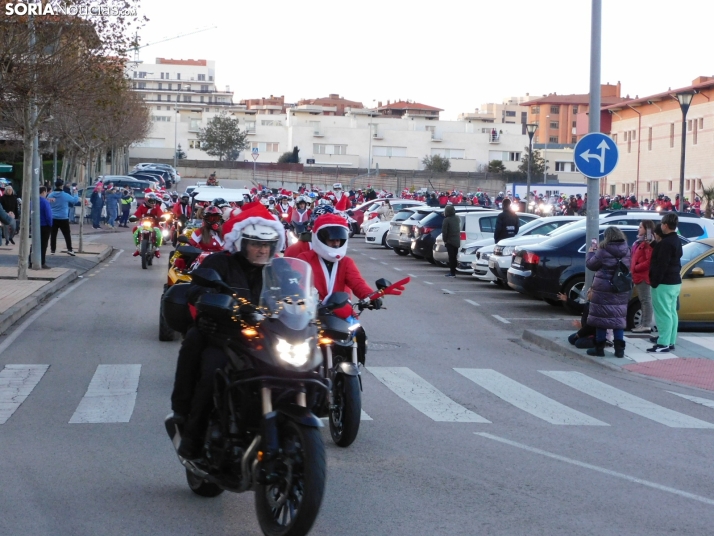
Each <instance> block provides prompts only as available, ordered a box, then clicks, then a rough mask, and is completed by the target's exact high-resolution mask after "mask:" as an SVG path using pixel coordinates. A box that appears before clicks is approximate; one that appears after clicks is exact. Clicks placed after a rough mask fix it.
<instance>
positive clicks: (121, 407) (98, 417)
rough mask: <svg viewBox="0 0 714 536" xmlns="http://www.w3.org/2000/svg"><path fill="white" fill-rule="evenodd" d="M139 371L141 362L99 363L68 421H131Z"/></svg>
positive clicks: (71, 422) (72, 422)
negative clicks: (136, 363)
mask: <svg viewBox="0 0 714 536" xmlns="http://www.w3.org/2000/svg"><path fill="white" fill-rule="evenodd" d="M140 374H141V365H99V366H97V370H96V372H95V373H94V376H93V377H92V381H90V382H89V387H88V388H87V392H86V394H85V395H84V397H83V398H82V400H80V402H79V406H77V410H76V411H75V412H74V415H72V418H71V419H70V420H69V423H70V424H77V423H109V422H129V419H131V414H132V413H133V412H134V403H135V402H136V391H137V389H138V387H139V376H140Z"/></svg>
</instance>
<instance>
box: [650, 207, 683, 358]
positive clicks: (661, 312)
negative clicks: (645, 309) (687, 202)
mask: <svg viewBox="0 0 714 536" xmlns="http://www.w3.org/2000/svg"><path fill="white" fill-rule="evenodd" d="M677 225H679V218H678V217H677V214H675V213H673V212H671V213H669V214H665V215H664V216H662V223H661V226H662V235H663V236H662V239H661V240H660V241H659V242H657V243H656V244H655V246H654V248H653V250H652V261H651V263H650V285H651V286H652V306H653V308H654V313H655V318H656V319H657V330H658V332H659V337H651V338H650V341H652V342H653V343H655V345H654V346H653V347H652V348H648V349H647V351H648V352H650V353H658V354H659V353H668V352H669V351H670V350H674V345H675V343H676V342H677V328H678V327H679V318H678V315H677V300H678V299H679V291H680V290H681V288H682V278H681V276H680V271H681V269H682V264H681V258H682V243H681V242H680V240H679V236H678V235H677Z"/></svg>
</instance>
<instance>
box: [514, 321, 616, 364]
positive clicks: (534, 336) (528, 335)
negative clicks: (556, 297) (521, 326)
mask: <svg viewBox="0 0 714 536" xmlns="http://www.w3.org/2000/svg"><path fill="white" fill-rule="evenodd" d="M521 338H522V339H523V340H524V341H527V342H530V343H533V344H535V345H536V346H538V347H540V348H543V349H544V350H549V351H551V352H555V353H556V354H558V355H562V356H564V357H568V358H570V359H578V360H580V361H588V362H590V363H595V364H596V365H600V366H601V367H605V368H607V369H610V370H616V371H618V372H625V371H626V369H623V368H622V367H618V366H617V365H613V364H612V363H607V362H606V361H602V360H601V359H599V358H597V357H595V356H589V355H587V354H585V353H580V352H578V351H576V350H571V349H570V348H567V347H566V346H563V345H562V344H558V343H557V342H555V341H553V340H551V339H549V338H548V337H544V336H542V335H539V334H538V333H536V332H535V331H533V330H530V329H525V330H523V336H522V337H521ZM627 372H629V371H627Z"/></svg>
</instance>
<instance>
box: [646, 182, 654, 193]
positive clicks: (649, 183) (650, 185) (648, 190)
mask: <svg viewBox="0 0 714 536" xmlns="http://www.w3.org/2000/svg"><path fill="white" fill-rule="evenodd" d="M645 191H646V192H648V193H649V192H651V191H652V183H651V182H647V183H646V189H645Z"/></svg>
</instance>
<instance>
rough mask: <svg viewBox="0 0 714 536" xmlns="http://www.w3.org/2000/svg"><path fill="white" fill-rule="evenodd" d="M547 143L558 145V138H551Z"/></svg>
mask: <svg viewBox="0 0 714 536" xmlns="http://www.w3.org/2000/svg"><path fill="white" fill-rule="evenodd" d="M548 142H549V143H558V136H551V137H550V139H549V140H548Z"/></svg>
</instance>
